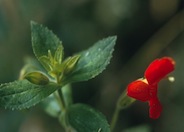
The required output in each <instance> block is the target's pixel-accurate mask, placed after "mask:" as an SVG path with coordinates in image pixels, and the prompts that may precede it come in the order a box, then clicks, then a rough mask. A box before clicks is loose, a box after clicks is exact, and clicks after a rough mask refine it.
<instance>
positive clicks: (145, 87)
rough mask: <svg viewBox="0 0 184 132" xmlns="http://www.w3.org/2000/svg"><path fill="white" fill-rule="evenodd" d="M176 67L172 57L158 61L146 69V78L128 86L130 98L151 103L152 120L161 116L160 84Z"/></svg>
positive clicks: (150, 113)
mask: <svg viewBox="0 0 184 132" xmlns="http://www.w3.org/2000/svg"><path fill="white" fill-rule="evenodd" d="M174 66H175V61H174V60H173V59H172V58H170V57H163V58H161V59H156V60H154V61H153V62H152V63H151V64H150V65H149V66H148V68H147V69H146V71H145V73H144V77H145V78H142V79H139V80H136V81H133V82H132V83H130V84H129V85H128V88H127V95H128V96H130V97H132V98H135V99H137V100H140V101H143V102H146V101H148V102H149V115H150V118H153V119H157V118H158V117H159V116H160V113H161V111H162V106H161V104H160V101H159V99H158V97H157V89H158V83H159V81H160V80H161V79H163V78H164V77H165V76H166V75H167V74H169V73H170V72H172V71H173V70H174Z"/></svg>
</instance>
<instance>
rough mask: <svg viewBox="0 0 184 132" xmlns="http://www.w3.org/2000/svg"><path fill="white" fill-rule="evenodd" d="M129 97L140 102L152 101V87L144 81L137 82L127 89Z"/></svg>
mask: <svg viewBox="0 0 184 132" xmlns="http://www.w3.org/2000/svg"><path fill="white" fill-rule="evenodd" d="M127 95H128V96H130V97H132V98H135V99H137V100H140V101H148V100H150V99H151V95H150V86H149V85H148V84H147V83H146V82H144V81H143V80H136V81H134V82H132V83H130V84H129V85H128V87H127Z"/></svg>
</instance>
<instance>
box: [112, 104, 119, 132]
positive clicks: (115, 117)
mask: <svg viewBox="0 0 184 132" xmlns="http://www.w3.org/2000/svg"><path fill="white" fill-rule="evenodd" d="M119 112H120V109H119V108H118V107H117V106H116V109H115V111H114V114H113V117H112V120H111V124H110V128H111V132H113V130H114V128H115V126H116V122H117V120H118V116H119Z"/></svg>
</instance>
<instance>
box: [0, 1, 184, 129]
mask: <svg viewBox="0 0 184 132" xmlns="http://www.w3.org/2000/svg"><path fill="white" fill-rule="evenodd" d="M183 7H184V1H183V0H52V1H50V0H0V83H5V82H10V81H14V80H16V79H17V78H18V76H19V71H20V69H21V67H22V66H23V60H24V58H25V57H27V56H32V57H34V55H33V52H32V48H31V34H30V21H31V20H33V21H36V22H38V23H40V24H43V25H45V26H47V27H48V28H49V29H51V30H52V31H53V32H54V33H55V34H56V35H57V36H58V37H59V38H60V39H61V40H62V42H63V45H64V48H65V55H66V56H68V55H72V54H74V53H75V52H79V51H81V50H84V49H86V48H88V47H90V46H91V45H93V43H95V42H96V41H98V40H99V39H102V38H104V37H108V36H111V35H117V36H118V38H117V43H116V46H115V51H114V53H113V58H112V60H111V63H110V65H109V66H108V67H107V69H106V70H105V71H104V72H103V73H102V74H100V75H99V76H98V77H96V78H95V79H92V80H90V81H88V82H81V83H75V84H73V85H72V86H73V97H74V101H75V102H82V103H87V104H89V105H92V106H94V107H95V108H96V109H98V110H100V111H101V112H103V113H104V114H105V115H106V116H107V119H108V121H109V122H110V119H111V116H112V113H113V110H114V107H115V102H116V101H117V99H118V97H119V96H120V94H121V93H122V92H123V90H124V89H125V88H126V86H127V85H128V83H130V82H131V81H133V80H135V79H137V78H140V77H142V76H143V75H144V70H145V69H146V67H147V66H148V64H149V63H150V62H151V61H152V60H154V59H155V58H158V57H162V56H171V57H173V58H174V59H175V61H176V70H175V71H174V72H173V73H172V74H170V75H171V76H174V77H175V82H174V83H171V82H169V81H168V80H167V79H164V80H163V81H161V83H160V85H159V98H160V100H161V102H162V105H163V112H162V114H161V117H160V118H159V119H158V120H152V119H150V118H149V115H148V105H147V103H142V102H139V101H137V102H136V103H134V104H133V105H132V106H131V107H129V108H128V109H126V110H123V111H121V113H120V118H119V120H118V124H117V128H116V129H117V130H116V131H117V132H119V131H123V132H139V131H141V132H173V131H177V132H183V131H184V96H183V95H184V81H183V79H184V74H183V69H182V68H183V67H184V61H183V60H184V10H183ZM59 131H61V127H60V125H59V123H58V121H57V119H54V118H52V117H50V116H48V115H47V114H46V113H45V112H44V111H43V110H42V109H41V108H40V107H39V105H37V106H35V107H33V108H31V109H30V110H27V111H10V110H4V109H2V108H1V109H0V132H59Z"/></svg>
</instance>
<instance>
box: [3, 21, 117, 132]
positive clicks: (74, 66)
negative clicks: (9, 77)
mask: <svg viewBox="0 0 184 132" xmlns="http://www.w3.org/2000/svg"><path fill="white" fill-rule="evenodd" d="M31 35H32V48H33V51H34V54H35V56H36V58H37V59H38V61H39V62H40V63H41V64H42V66H43V67H40V65H39V64H38V63H36V62H35V60H30V59H29V61H28V64H26V65H25V66H24V67H23V69H22V70H21V73H20V77H19V79H20V80H19V81H14V82H11V83H6V84H2V85H0V106H1V107H2V106H3V107H5V108H10V109H25V108H29V107H31V106H34V105H36V104H37V103H39V102H40V101H42V100H43V99H45V100H44V102H43V103H42V104H43V105H42V106H44V109H45V111H46V112H47V113H49V114H50V115H52V116H53V117H58V118H59V119H60V121H61V123H62V125H63V126H64V128H65V129H66V130H68V129H75V130H77V131H78V132H93V131H94V132H110V129H109V125H108V123H107V121H106V119H105V117H104V116H103V115H102V114H101V113H99V112H97V111H95V110H94V109H93V108H91V107H89V106H87V105H84V104H73V101H72V97H71V96H72V92H71V88H70V86H69V85H66V84H70V83H72V82H78V81H86V80H89V79H91V78H94V77H95V76H97V75H98V74H100V73H101V72H102V71H103V70H104V69H105V68H106V66H107V65H108V64H109V62H110V59H111V57H112V52H113V50H114V45H115V41H116V36H113V37H108V38H105V39H103V40H100V41H98V42H97V43H95V44H94V46H92V47H91V48H89V49H88V50H85V51H83V52H80V53H79V54H75V55H74V56H71V57H68V58H66V59H65V60H64V48H63V45H62V42H61V41H60V40H59V38H58V37H57V36H56V35H55V34H54V33H53V32H52V31H50V30H49V29H47V28H46V27H44V26H42V25H39V24H37V23H35V22H31ZM64 86H66V87H64ZM61 88H62V89H61ZM49 95H50V96H49ZM48 96H49V97H48ZM47 97H48V98H47ZM46 98H47V99H46Z"/></svg>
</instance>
